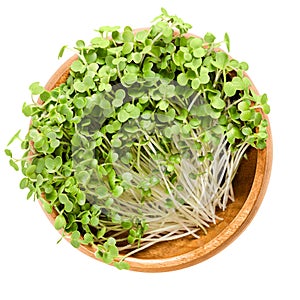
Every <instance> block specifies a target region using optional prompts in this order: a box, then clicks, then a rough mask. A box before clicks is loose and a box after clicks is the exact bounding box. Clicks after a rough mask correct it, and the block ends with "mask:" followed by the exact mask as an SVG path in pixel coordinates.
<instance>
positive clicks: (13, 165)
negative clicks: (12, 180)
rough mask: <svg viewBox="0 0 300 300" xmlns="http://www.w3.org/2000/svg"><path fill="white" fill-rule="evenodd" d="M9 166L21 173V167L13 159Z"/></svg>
mask: <svg viewBox="0 0 300 300" xmlns="http://www.w3.org/2000/svg"><path fill="white" fill-rule="evenodd" d="M9 164H10V166H11V167H13V168H14V169H15V170H16V171H19V166H18V165H17V164H16V163H15V162H14V161H13V159H10V160H9Z"/></svg>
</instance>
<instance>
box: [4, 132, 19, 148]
mask: <svg viewBox="0 0 300 300" xmlns="http://www.w3.org/2000/svg"><path fill="white" fill-rule="evenodd" d="M20 133H21V129H20V130H18V131H17V132H16V133H15V134H14V135H13V137H12V138H11V139H10V140H9V142H8V144H7V146H9V145H11V144H12V143H13V142H14V141H15V140H21V138H20Z"/></svg>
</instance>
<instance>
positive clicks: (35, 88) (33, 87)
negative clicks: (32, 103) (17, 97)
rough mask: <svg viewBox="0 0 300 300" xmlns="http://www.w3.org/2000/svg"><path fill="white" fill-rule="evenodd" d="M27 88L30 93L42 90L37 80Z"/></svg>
mask: <svg viewBox="0 0 300 300" xmlns="http://www.w3.org/2000/svg"><path fill="white" fill-rule="evenodd" d="M29 90H30V92H31V94H32V95H39V94H41V93H42V92H43V91H44V88H43V87H42V86H41V85H40V83H39V82H34V83H32V84H31V85H30V86H29Z"/></svg>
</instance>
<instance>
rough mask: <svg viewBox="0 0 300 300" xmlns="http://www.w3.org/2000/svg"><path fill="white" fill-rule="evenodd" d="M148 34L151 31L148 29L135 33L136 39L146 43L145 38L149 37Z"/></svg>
mask: <svg viewBox="0 0 300 300" xmlns="http://www.w3.org/2000/svg"><path fill="white" fill-rule="evenodd" d="M148 34H149V33H148V31H147V30H141V31H138V32H137V33H136V35H135V40H136V41H138V42H141V43H144V42H145V40H146V39H147V36H148Z"/></svg>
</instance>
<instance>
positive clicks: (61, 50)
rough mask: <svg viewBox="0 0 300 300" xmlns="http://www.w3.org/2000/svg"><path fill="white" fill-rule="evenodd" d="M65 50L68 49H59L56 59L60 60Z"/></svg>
mask: <svg viewBox="0 0 300 300" xmlns="http://www.w3.org/2000/svg"><path fill="white" fill-rule="evenodd" d="M67 48H68V46H67V45H64V46H62V47H61V48H60V50H59V53H58V58H61V57H62V56H63V55H64V52H65V50H66V49H67Z"/></svg>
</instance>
